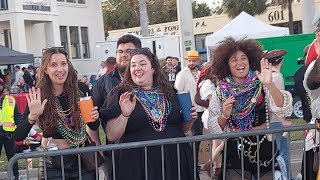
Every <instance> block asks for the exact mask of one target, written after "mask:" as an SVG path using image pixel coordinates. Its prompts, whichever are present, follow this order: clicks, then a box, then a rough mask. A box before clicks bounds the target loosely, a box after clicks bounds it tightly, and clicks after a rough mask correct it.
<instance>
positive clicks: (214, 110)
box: [208, 37, 292, 180]
mask: <svg viewBox="0 0 320 180" xmlns="http://www.w3.org/2000/svg"><path fill="white" fill-rule="evenodd" d="M213 54H214V56H213V59H214V61H213V64H212V68H213V71H212V72H213V74H215V75H216V76H217V79H219V82H218V83H217V86H216V88H217V90H216V91H215V93H213V94H212V97H211V100H210V104H209V120H208V127H209V132H210V133H212V134H220V133H224V132H239V131H250V130H257V129H265V128H269V126H270V120H269V114H270V112H272V113H275V114H276V115H277V116H278V117H281V118H284V117H287V116H290V115H291V113H292V96H291V94H290V92H288V91H285V90H281V91H280V90H279V89H278V88H277V87H276V85H275V84H274V82H273V81H272V66H271V64H270V63H269V62H268V60H267V59H264V58H262V57H263V51H262V46H261V45H260V43H259V42H258V41H256V40H253V39H240V40H237V41H236V40H235V39H234V38H232V37H228V38H225V39H224V40H223V41H221V42H220V43H219V44H218V45H217V46H216V48H215V49H214V52H213ZM226 141H227V142H226V149H225V150H226V154H225V155H224V158H226V159H224V161H226V164H225V166H226V172H223V173H222V174H225V177H226V179H228V180H229V179H230V180H231V179H232V180H239V179H241V178H242V176H244V178H245V179H252V178H254V179H258V177H260V180H270V179H272V178H273V177H274V174H273V167H274V168H275V170H280V167H281V168H282V167H283V168H282V169H281V172H279V171H277V173H278V174H281V175H279V176H283V177H286V176H287V173H286V168H285V162H284V160H283V158H281V156H279V153H278V152H277V149H276V147H277V146H276V145H275V146H273V142H272V137H271V136H268V135H259V136H245V137H238V138H229V139H227V140H226ZM274 144H275V143H274ZM273 147H274V149H273ZM258 150H259V151H258ZM258 152H259V154H258ZM241 154H243V156H242V155H241ZM242 157H243V159H242ZM271 161H274V162H275V164H274V165H275V166H273V163H272V162H271ZM257 162H259V163H258V165H259V170H260V171H258V165H257ZM242 168H243V169H242ZM242 170H243V171H242ZM258 172H259V173H258ZM220 177H221V176H220ZM285 179H286V178H285Z"/></svg>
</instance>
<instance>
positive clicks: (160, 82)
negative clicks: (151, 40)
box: [118, 48, 174, 100]
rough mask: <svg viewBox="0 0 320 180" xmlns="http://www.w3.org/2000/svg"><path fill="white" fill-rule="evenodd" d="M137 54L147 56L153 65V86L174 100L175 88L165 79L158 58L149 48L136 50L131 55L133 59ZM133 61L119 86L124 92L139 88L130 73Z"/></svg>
mask: <svg viewBox="0 0 320 180" xmlns="http://www.w3.org/2000/svg"><path fill="white" fill-rule="evenodd" d="M137 54H142V55H145V56H146V57H147V58H148V60H149V61H150V63H151V67H152V68H153V70H154V74H153V86H154V87H159V88H160V90H161V92H162V93H163V94H164V95H165V96H166V97H167V98H168V99H170V100H172V99H173V98H174V88H173V86H172V85H171V84H170V83H169V82H168V81H167V80H166V79H165V78H163V77H164V74H163V72H162V71H161V67H160V64H159V61H158V58H157V56H156V55H155V54H153V53H152V52H151V51H150V50H149V49H148V48H141V49H134V50H132V53H131V58H132V57H133V56H135V55H137ZM130 67H131V61H130V63H129V65H128V66H127V68H126V71H125V75H124V79H123V81H122V82H121V83H120V84H119V86H118V88H120V89H121V90H122V91H128V90H130V88H132V87H138V85H137V84H135V83H134V82H133V80H132V77H131V73H130Z"/></svg>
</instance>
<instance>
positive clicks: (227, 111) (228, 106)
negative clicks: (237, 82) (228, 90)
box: [222, 96, 236, 118]
mask: <svg viewBox="0 0 320 180" xmlns="http://www.w3.org/2000/svg"><path fill="white" fill-rule="evenodd" d="M234 102H236V99H235V98H234V97H233V96H231V97H229V98H228V99H227V100H226V101H225V102H224V103H223V104H222V114H223V116H224V117H225V118H229V117H230V115H231V112H232V105H233V103H234Z"/></svg>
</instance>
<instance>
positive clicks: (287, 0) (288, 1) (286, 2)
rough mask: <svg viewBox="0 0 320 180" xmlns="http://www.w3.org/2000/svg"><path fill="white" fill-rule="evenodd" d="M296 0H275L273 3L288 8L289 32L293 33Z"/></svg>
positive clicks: (283, 8)
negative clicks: (293, 10) (293, 6)
mask: <svg viewBox="0 0 320 180" xmlns="http://www.w3.org/2000/svg"><path fill="white" fill-rule="evenodd" d="M293 1H294V0H273V1H272V4H274V5H278V6H281V8H282V10H285V9H288V19H289V22H288V23H289V33H290V34H293V33H294V32H293V13H292V3H293Z"/></svg>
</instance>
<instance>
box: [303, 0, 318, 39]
mask: <svg viewBox="0 0 320 180" xmlns="http://www.w3.org/2000/svg"><path fill="white" fill-rule="evenodd" d="M314 15H315V3H314V0H302V1H301V18H302V32H303V33H304V34H307V33H313V32H314V30H315V26H313V25H312V20H313V18H314Z"/></svg>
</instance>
